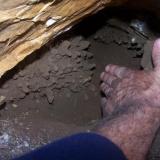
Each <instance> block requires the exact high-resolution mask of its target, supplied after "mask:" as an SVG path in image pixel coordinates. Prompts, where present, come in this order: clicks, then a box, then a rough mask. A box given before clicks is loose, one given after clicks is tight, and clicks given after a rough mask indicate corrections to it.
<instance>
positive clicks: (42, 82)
mask: <svg viewBox="0 0 160 160" xmlns="http://www.w3.org/2000/svg"><path fill="white" fill-rule="evenodd" d="M89 46H90V42H88V41H86V40H84V39H83V37H81V36H77V37H75V38H72V39H70V40H64V41H62V42H61V43H60V44H58V45H56V46H54V47H52V46H49V51H48V52H46V53H45V54H44V55H43V56H42V57H41V58H39V59H36V60H35V61H34V62H33V63H31V64H29V65H27V66H26V67H25V69H21V70H19V72H18V73H16V74H15V75H14V76H13V79H14V81H13V80H8V81H7V82H5V83H4V84H3V86H2V88H1V89H0V94H2V95H4V96H6V99H7V101H8V102H9V101H11V100H12V101H14V100H16V101H17V100H18V101H19V100H21V99H24V98H25V97H26V96H28V95H29V94H36V96H33V97H35V100H36V99H39V98H40V96H41V95H44V96H46V98H47V100H48V103H50V104H52V103H53V101H54V100H55V97H56V93H57V90H58V91H60V90H61V89H64V88H69V89H70V91H71V92H79V91H80V90H81V89H82V88H84V87H86V84H87V83H90V81H91V79H92V76H93V73H94V69H95V67H96V66H95V64H92V63H91V60H92V59H93V54H92V53H90V52H89V51H88V48H89ZM86 77H89V79H90V80H89V81H86ZM81 82H85V83H81ZM83 84H84V85H83Z"/></svg>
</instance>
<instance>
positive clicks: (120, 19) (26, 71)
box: [0, 9, 160, 160]
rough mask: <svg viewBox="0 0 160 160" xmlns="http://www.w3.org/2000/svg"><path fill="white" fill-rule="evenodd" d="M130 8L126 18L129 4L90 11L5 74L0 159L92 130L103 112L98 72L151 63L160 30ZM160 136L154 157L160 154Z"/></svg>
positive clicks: (0, 97)
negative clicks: (110, 66) (107, 67)
mask: <svg viewBox="0 0 160 160" xmlns="http://www.w3.org/2000/svg"><path fill="white" fill-rule="evenodd" d="M116 10H117V9H116ZM127 12H128V11H127ZM131 13H132V14H131V16H129V17H127V18H124V17H126V16H125V14H126V10H121V9H120V10H119V11H117V12H115V9H111V10H108V11H103V12H102V13H100V14H98V15H96V16H93V17H90V18H88V19H87V20H85V21H84V22H83V23H81V24H79V25H77V26H76V27H75V28H74V29H73V30H72V31H71V32H69V33H67V34H65V35H63V36H61V37H59V38H57V40H56V43H53V42H52V43H50V44H48V45H46V46H45V47H44V48H42V49H41V50H39V51H38V52H37V53H35V54H33V55H32V56H30V57H28V58H27V59H26V60H25V61H24V62H23V63H21V64H19V65H18V66H17V67H16V68H15V69H14V70H13V71H11V72H9V73H7V74H6V75H5V76H4V77H3V79H2V80H1V88H0V107H1V108H0V109H1V110H0V159H3V160H8V159H10V158H13V157H16V156H19V155H21V154H23V153H26V152H28V151H30V150H33V149H35V148H37V147H40V146H42V145H45V144H47V143H49V142H51V141H54V140H56V139H58V138H62V137H64V136H67V135H70V134H74V133H77V132H83V131H90V130H91V128H92V127H93V126H94V125H95V124H96V123H97V121H99V120H100V119H101V118H102V115H101V109H100V98H101V94H100V90H99V84H100V80H99V75H100V73H101V72H102V71H103V70H104V67H105V65H107V64H109V63H113V64H119V65H124V66H128V67H131V68H136V69H140V68H142V67H143V68H145V69H150V68H152V63H151V60H150V50H151V46H152V41H153V39H155V38H156V36H157V35H158V32H157V31H156V34H155V32H153V30H152V29H151V28H152V27H153V26H150V22H151V20H152V19H153V18H152V16H151V15H150V14H148V13H147V14H146V13H140V14H139V12H138V11H136V12H134V13H137V14H133V12H132V11H131ZM137 15H141V16H137ZM152 24H153V23H152ZM154 31H155V30H154ZM142 57H143V58H142ZM159 137H160V134H158V138H157V139H156V141H155V143H154V145H153V147H152V149H151V154H150V155H149V159H154V160H158V159H159V158H160V154H159V148H160V138H159Z"/></svg>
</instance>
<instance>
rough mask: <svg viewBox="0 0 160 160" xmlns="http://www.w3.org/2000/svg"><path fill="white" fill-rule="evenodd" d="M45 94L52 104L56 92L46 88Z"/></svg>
mask: <svg viewBox="0 0 160 160" xmlns="http://www.w3.org/2000/svg"><path fill="white" fill-rule="evenodd" d="M45 95H46V97H47V100H48V103H49V104H52V103H53V101H54V94H53V91H52V90H51V89H49V88H47V89H46V92H45Z"/></svg>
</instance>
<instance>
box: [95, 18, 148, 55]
mask: <svg viewBox="0 0 160 160" xmlns="http://www.w3.org/2000/svg"><path fill="white" fill-rule="evenodd" d="M94 38H95V39H96V40H98V41H100V42H102V43H105V44H109V43H116V44H118V45H123V46H124V47H126V48H127V49H129V50H135V51H136V56H138V57H141V56H142V55H143V47H144V44H145V42H146V41H147V37H146V36H143V35H141V34H139V32H137V30H136V29H134V27H133V25H130V24H127V23H125V22H122V21H120V20H118V19H110V20H108V21H107V22H106V25H105V26H104V27H103V28H102V29H100V30H98V31H97V33H96V34H95V37H94Z"/></svg>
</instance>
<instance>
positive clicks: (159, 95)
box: [101, 39, 160, 115]
mask: <svg viewBox="0 0 160 160" xmlns="http://www.w3.org/2000/svg"><path fill="white" fill-rule="evenodd" d="M152 58H153V63H154V66H155V68H154V70H153V71H148V72H147V71H135V70H131V69H128V68H126V67H120V66H117V65H107V66H106V68H105V71H104V72H103V73H102V74H101V80H102V81H103V83H102V84H101V90H102V92H103V93H104V94H105V97H104V98H103V99H102V108H103V111H104V115H106V114H107V115H108V114H112V113H113V112H114V111H116V110H117V109H118V108H121V107H129V106H130V105H132V104H133V105H134V104H135V103H137V104H138V103H144V104H146V103H147V104H148V103H149V105H150V106H155V107H156V106H160V39H158V40H157V41H156V42H155V44H154V47H153V52H152Z"/></svg>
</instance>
